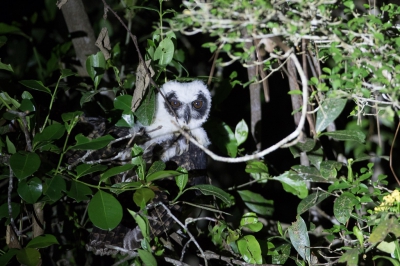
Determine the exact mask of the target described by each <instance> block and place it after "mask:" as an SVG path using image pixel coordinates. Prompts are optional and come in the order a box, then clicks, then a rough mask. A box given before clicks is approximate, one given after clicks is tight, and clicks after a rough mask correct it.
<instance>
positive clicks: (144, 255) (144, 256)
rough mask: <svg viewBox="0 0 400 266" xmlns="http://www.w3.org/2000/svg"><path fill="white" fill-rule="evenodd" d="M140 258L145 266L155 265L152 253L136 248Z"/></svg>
mask: <svg viewBox="0 0 400 266" xmlns="http://www.w3.org/2000/svg"><path fill="white" fill-rule="evenodd" d="M137 252H138V253H139V257H140V259H141V260H142V261H143V263H144V265H146V266H157V261H156V259H155V258H154V256H153V254H151V253H150V252H148V251H147V250H144V249H138V250H137Z"/></svg>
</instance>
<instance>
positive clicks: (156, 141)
mask: <svg viewBox="0 0 400 266" xmlns="http://www.w3.org/2000/svg"><path fill="white" fill-rule="evenodd" d="M160 91H161V93H162V94H163V95H164V96H165V99H164V97H163V96H162V95H161V94H160V93H158V94H157V96H156V97H157V98H156V111H155V116H154V119H153V122H152V124H150V125H149V126H144V125H142V124H140V123H136V125H135V126H134V127H133V128H131V129H130V133H133V134H134V135H137V137H135V138H134V143H135V144H137V145H139V146H141V147H142V148H143V151H144V152H143V158H144V159H145V160H146V162H148V163H151V162H153V161H154V160H158V159H161V160H163V161H164V162H168V163H172V164H176V165H178V166H181V167H183V168H185V169H186V170H187V171H188V174H189V178H188V185H189V186H193V185H197V184H204V183H205V179H206V175H207V174H206V166H207V157H206V154H205V153H204V151H203V150H201V149H200V148H199V147H197V146H196V145H194V144H192V143H190V142H188V141H187V139H186V138H185V137H184V136H183V135H182V134H181V133H180V132H179V130H178V126H179V127H181V128H182V129H184V130H185V131H187V132H188V133H189V134H190V135H191V136H192V137H193V138H195V139H196V140H197V141H198V142H199V143H200V144H202V145H203V146H208V145H209V144H210V141H209V139H208V137H207V133H206V132H205V130H204V129H203V128H202V125H203V123H204V122H205V121H207V118H208V115H209V113H210V107H211V96H210V92H209V91H208V89H207V87H206V85H205V84H204V83H203V82H201V81H198V80H196V81H192V82H189V83H180V82H177V81H169V82H167V83H165V84H164V85H163V86H162V87H161V88H160ZM172 121H175V122H176V124H177V125H178V126H177V125H175V124H174V123H173V122H172ZM118 131H119V130H118ZM127 150H130V149H127ZM126 154H127V155H128V154H131V153H130V152H127V153H126ZM155 154H156V155H155ZM167 168H168V167H167ZM172 169H176V166H175V168H172ZM158 181H161V182H162V180H158ZM171 181H172V182H171ZM168 184H169V185H171V184H172V187H176V184H175V181H174V180H173V179H172V180H168V179H167V180H164V183H163V184H162V187H164V188H167V189H168ZM172 191H173V189H172V190H169V192H172ZM192 192H193V191H192ZM195 193H196V194H189V193H186V194H188V195H186V197H188V198H190V199H193V198H194V196H195V195H199V194H197V192H195ZM155 195H156V198H155V199H153V203H154V202H164V204H168V200H169V199H168V196H169V193H166V192H164V191H156V193H155ZM188 201H189V199H188ZM168 208H169V209H170V210H171V211H172V212H173V213H182V208H183V207H182V206H180V205H179V204H174V205H172V206H169V207H168ZM129 216H130V215H129ZM129 216H128V218H127V219H126V220H125V221H123V222H121V224H120V225H118V226H117V227H116V228H115V229H113V230H112V231H106V230H102V229H99V228H97V227H94V228H93V230H92V232H91V233H90V235H89V243H88V244H87V245H86V249H87V250H88V251H93V252H94V253H95V254H96V255H111V254H116V253H117V252H118V249H109V248H107V245H114V246H118V247H122V248H124V249H126V250H134V249H137V248H140V246H141V240H142V239H143V235H142V233H141V231H140V227H139V226H135V227H132V224H135V223H134V222H131V220H132V217H129ZM148 217H149V218H148V220H149V224H150V231H151V237H155V236H159V235H160V234H163V233H164V232H166V231H168V229H170V228H171V227H172V225H173V222H174V221H173V220H172V218H171V217H169V215H168V213H167V212H166V211H165V209H163V208H162V206H157V207H155V208H152V209H148Z"/></svg>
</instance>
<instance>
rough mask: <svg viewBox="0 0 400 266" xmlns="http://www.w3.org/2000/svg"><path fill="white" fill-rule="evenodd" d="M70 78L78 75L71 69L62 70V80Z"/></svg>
mask: <svg viewBox="0 0 400 266" xmlns="http://www.w3.org/2000/svg"><path fill="white" fill-rule="evenodd" d="M69 76H76V73H74V72H73V71H72V70H71V69H67V68H64V69H61V76H60V78H61V79H63V78H66V77H69Z"/></svg>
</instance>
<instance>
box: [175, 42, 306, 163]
mask: <svg viewBox="0 0 400 266" xmlns="http://www.w3.org/2000/svg"><path fill="white" fill-rule="evenodd" d="M274 41H276V42H279V41H278V40H274ZM278 45H280V46H281V45H282V46H283V45H284V44H282V43H278ZM284 46H286V45H284ZM285 50H286V48H285ZM285 52H287V51H285ZM289 57H290V59H291V60H293V63H294V65H295V66H296V69H297V72H298V74H299V76H300V79H301V83H302V91H303V97H302V100H303V101H302V102H303V103H302V110H301V117H300V119H299V124H298V126H297V128H296V130H295V131H293V132H292V133H291V134H289V135H288V136H287V137H285V138H284V139H282V140H281V141H279V142H277V143H276V144H274V145H272V146H271V147H269V148H267V149H265V150H262V151H260V152H257V153H255V154H252V155H246V156H242V157H237V158H230V157H224V156H219V155H217V154H215V153H213V152H212V151H210V150H209V149H207V148H206V147H204V146H203V145H201V144H200V143H198V142H197V141H196V140H195V139H194V138H193V137H191V136H190V135H189V134H188V133H187V132H185V131H184V130H183V129H182V128H180V127H179V125H178V124H177V123H176V122H175V121H173V120H172V121H171V122H172V123H173V124H175V125H176V126H177V127H178V131H179V132H180V133H181V134H182V135H183V136H185V137H186V138H187V139H188V140H189V141H190V142H192V143H193V144H194V145H196V146H197V147H199V148H200V149H201V150H203V151H204V152H205V153H206V154H207V155H208V156H210V157H211V158H212V159H213V160H216V161H220V162H226V163H240V162H247V161H250V160H255V159H258V158H261V157H263V156H265V155H267V154H269V153H271V152H273V151H275V150H277V149H279V148H280V147H282V146H283V145H285V144H289V145H295V144H296V143H297V142H298V141H299V137H300V136H301V133H302V130H303V127H304V124H305V121H306V117H307V102H308V81H307V78H306V76H305V75H304V72H303V69H302V66H301V64H300V62H299V60H298V59H297V57H296V55H295V54H294V53H291V54H290V55H289ZM292 140H294V141H292ZM291 141H292V142H291Z"/></svg>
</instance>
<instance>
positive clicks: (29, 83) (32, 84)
mask: <svg viewBox="0 0 400 266" xmlns="http://www.w3.org/2000/svg"><path fill="white" fill-rule="evenodd" d="M19 83H21V84H22V85H24V86H25V87H28V88H30V89H32V90H37V91H42V92H46V93H48V94H51V91H50V89H49V88H47V87H46V86H44V85H43V83H42V82H41V81H38V80H21V81H20V82H19Z"/></svg>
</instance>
